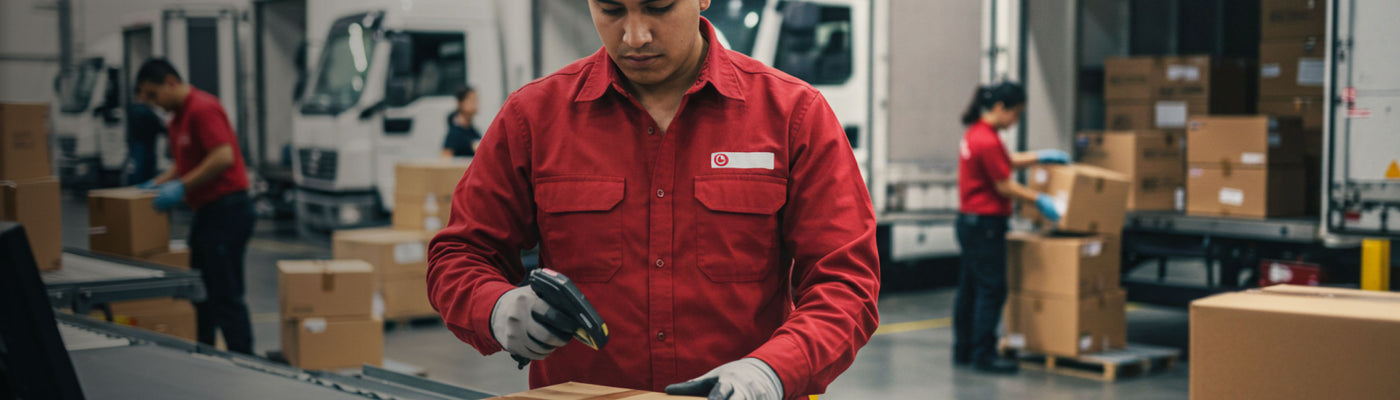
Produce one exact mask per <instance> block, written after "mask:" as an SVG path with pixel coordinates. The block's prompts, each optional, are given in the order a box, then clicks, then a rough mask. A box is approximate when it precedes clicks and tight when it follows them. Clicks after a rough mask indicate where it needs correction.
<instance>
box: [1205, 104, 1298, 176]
mask: <svg viewBox="0 0 1400 400" xmlns="http://www.w3.org/2000/svg"><path fill="white" fill-rule="evenodd" d="M1190 125H1191V126H1190V127H1189V128H1188V129H1187V133H1186V134H1187V138H1186V161H1187V163H1189V164H1190V165H1192V166H1195V165H1198V164H1211V165H1213V166H1215V167H1217V168H1219V167H1221V165H1224V164H1231V165H1233V166H1236V167H1253V168H1261V167H1263V166H1265V165H1285V164H1287V165H1298V164H1302V163H1303V152H1304V150H1303V147H1304V144H1303V133H1302V122H1301V121H1300V120H1298V119H1297V118H1275V117H1268V116H1211V117H1194V118H1192V119H1191V124H1190Z"/></svg>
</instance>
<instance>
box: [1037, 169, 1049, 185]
mask: <svg viewBox="0 0 1400 400" xmlns="http://www.w3.org/2000/svg"><path fill="white" fill-rule="evenodd" d="M1049 180H1050V171H1046V170H1045V168H1036V169H1035V183H1045V182H1046V181H1049Z"/></svg>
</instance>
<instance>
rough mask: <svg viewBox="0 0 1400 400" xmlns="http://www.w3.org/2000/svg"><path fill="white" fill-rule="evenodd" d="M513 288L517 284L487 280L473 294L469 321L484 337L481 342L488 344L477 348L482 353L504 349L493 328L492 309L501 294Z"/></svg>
mask: <svg viewBox="0 0 1400 400" xmlns="http://www.w3.org/2000/svg"><path fill="white" fill-rule="evenodd" d="M511 289H515V285H511V284H509V283H506V282H487V283H484V284H482V285H481V286H478V287H477V289H476V290H475V292H476V293H472V295H471V305H470V306H469V307H468V309H469V310H470V315H468V316H467V318H468V321H467V322H468V323H470V324H471V325H470V326H471V328H472V330H473V331H475V332H476V334H477V335H479V336H480V337H481V338H482V339H483V340H481V342H482V343H484V344H486V345H487V346H483V348H480V349H477V350H480V351H481V353H482V354H491V353H495V352H497V351H501V350H502V348H501V343H500V341H498V340H496V333H495V332H494V331H492V330H491V311H492V310H493V309H495V308H496V301H497V300H500V299H501V296H502V295H505V293H506V292H508V291H510V290H511Z"/></svg>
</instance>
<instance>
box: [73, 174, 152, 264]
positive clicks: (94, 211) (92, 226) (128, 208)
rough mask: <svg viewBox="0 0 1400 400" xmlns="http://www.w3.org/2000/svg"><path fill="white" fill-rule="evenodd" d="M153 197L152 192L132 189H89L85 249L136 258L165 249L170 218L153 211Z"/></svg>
mask: <svg viewBox="0 0 1400 400" xmlns="http://www.w3.org/2000/svg"><path fill="white" fill-rule="evenodd" d="M155 198H156V194H155V192H152V191H148V190H140V189H135V188H120V189H106V190H94V191H91V192H88V229H89V231H88V248H89V249H90V250H92V251H95V252H100V253H110V254H115V255H119V256H128V257H137V258H140V257H145V256H148V255H152V254H156V253H161V252H165V251H166V250H167V248H166V247H167V246H169V244H170V217H169V215H168V214H166V213H162V212H157V211H156V209H155V207H154V205H153V203H154V202H155Z"/></svg>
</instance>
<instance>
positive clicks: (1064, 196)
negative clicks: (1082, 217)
mask: <svg viewBox="0 0 1400 400" xmlns="http://www.w3.org/2000/svg"><path fill="white" fill-rule="evenodd" d="M1068 211H1069V192H1066V191H1063V190H1061V191H1059V192H1056V193H1055V213H1056V214H1060V218H1064V217H1065V213H1066V212H1068ZM1062 220H1063V219H1062Z"/></svg>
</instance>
